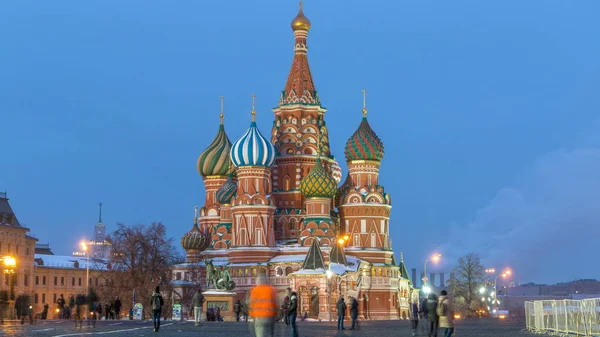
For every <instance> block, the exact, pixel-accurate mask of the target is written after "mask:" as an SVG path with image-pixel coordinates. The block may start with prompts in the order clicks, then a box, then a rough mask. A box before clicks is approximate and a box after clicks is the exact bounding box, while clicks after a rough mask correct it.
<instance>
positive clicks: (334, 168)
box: [331, 158, 342, 184]
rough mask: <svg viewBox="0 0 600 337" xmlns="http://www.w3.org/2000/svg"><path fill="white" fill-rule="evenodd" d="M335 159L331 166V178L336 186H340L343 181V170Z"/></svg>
mask: <svg viewBox="0 0 600 337" xmlns="http://www.w3.org/2000/svg"><path fill="white" fill-rule="evenodd" d="M332 159H333V163H332V164H331V177H332V178H333V179H334V180H335V183H336V184H339V183H340V181H342V168H341V166H340V164H339V163H338V161H337V160H335V158H332Z"/></svg>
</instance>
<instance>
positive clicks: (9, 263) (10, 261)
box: [2, 256, 17, 268]
mask: <svg viewBox="0 0 600 337" xmlns="http://www.w3.org/2000/svg"><path fill="white" fill-rule="evenodd" d="M2 259H3V260H4V265H5V266H6V267H9V268H11V267H12V268H14V267H15V266H16V265H17V259H15V258H14V257H12V256H5V257H3V258H2Z"/></svg>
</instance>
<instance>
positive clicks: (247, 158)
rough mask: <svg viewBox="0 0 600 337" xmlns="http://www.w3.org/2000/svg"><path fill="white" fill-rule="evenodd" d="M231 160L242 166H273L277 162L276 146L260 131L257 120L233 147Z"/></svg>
mask: <svg viewBox="0 0 600 337" xmlns="http://www.w3.org/2000/svg"><path fill="white" fill-rule="evenodd" d="M231 161H232V162H233V164H234V165H235V166H237V167H240V166H265V167H271V165H273V163H274V162H275V147H274V146H273V145H272V144H271V143H270V142H269V141H268V140H267V139H266V138H265V137H263V135H262V134H261V133H260V131H259V130H258V127H256V122H255V121H254V120H253V121H252V123H250V127H249V128H248V131H246V133H245V134H244V135H243V136H242V138H240V139H238V140H237V141H236V142H235V143H233V146H232V147H231Z"/></svg>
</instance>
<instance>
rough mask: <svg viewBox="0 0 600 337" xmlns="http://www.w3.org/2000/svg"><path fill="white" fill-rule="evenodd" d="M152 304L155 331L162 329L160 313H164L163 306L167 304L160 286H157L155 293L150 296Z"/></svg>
mask: <svg viewBox="0 0 600 337" xmlns="http://www.w3.org/2000/svg"><path fill="white" fill-rule="evenodd" d="M150 305H151V306H152V324H153V325H154V331H158V330H160V315H161V313H162V307H163V305H165V301H164V300H163V297H162V295H161V294H160V288H159V286H156V289H154V293H153V294H152V297H151V298H150Z"/></svg>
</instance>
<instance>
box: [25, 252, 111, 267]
mask: <svg viewBox="0 0 600 337" xmlns="http://www.w3.org/2000/svg"><path fill="white" fill-rule="evenodd" d="M35 260H36V266H37V267H46V268H66V269H86V268H87V258H86V257H83V256H69V255H45V254H35ZM40 260H41V261H40ZM75 262H78V263H79V267H78V268H76V267H75ZM107 263H108V260H106V259H95V258H90V269H92V270H107V268H106V264H107Z"/></svg>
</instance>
